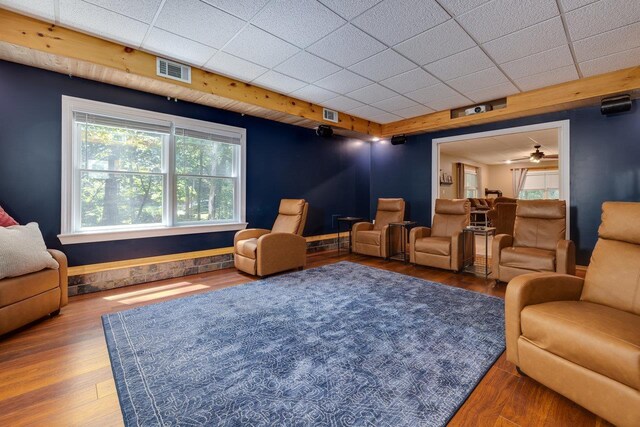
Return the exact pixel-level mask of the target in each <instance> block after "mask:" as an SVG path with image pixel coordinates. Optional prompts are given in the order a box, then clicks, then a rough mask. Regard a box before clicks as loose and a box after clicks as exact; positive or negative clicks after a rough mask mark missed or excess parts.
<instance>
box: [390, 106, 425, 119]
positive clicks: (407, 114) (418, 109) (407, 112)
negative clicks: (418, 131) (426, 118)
mask: <svg viewBox="0 0 640 427" xmlns="http://www.w3.org/2000/svg"><path fill="white" fill-rule="evenodd" d="M434 111H435V110H433V109H431V108H429V107H427V106H424V105H416V106H413V107H409V108H403V109H402V110H397V111H394V113H395V114H397V115H399V116H400V117H404V118H405V119H408V118H411V117H417V116H422V115H424V114H429V113H433V112H434Z"/></svg>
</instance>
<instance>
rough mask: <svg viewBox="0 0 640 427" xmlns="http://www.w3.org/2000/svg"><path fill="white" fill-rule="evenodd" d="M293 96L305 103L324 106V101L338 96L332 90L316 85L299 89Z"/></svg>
mask: <svg viewBox="0 0 640 427" xmlns="http://www.w3.org/2000/svg"><path fill="white" fill-rule="evenodd" d="M291 95H292V96H295V97H296V98H300V99H302V100H305V101H309V102H313V103H314V104H322V103H323V102H324V101H328V100H329V99H331V98H335V97H336V96H338V94H337V93H333V92H331V91H330V90H326V89H322V88H321V87H318V86H314V85H308V86H305V87H303V88H302V89H298V90H296V91H295V92H292V93H291ZM352 108H354V107H352Z"/></svg>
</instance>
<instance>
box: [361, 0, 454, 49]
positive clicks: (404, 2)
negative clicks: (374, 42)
mask: <svg viewBox="0 0 640 427" xmlns="http://www.w3.org/2000/svg"><path fill="white" fill-rule="evenodd" d="M447 19H449V14H448V13H447V12H445V10H444V9H442V7H440V5H439V4H438V3H437V2H435V1H433V0H383V1H382V2H380V3H379V4H377V5H376V6H375V7H372V8H371V9H369V10H367V11H366V12H365V13H363V14H362V15H360V16H358V17H357V18H356V19H354V20H353V24H354V25H356V26H357V27H359V28H361V29H362V30H364V31H365V32H367V33H368V34H371V35H372V36H373V37H375V38H377V39H378V40H381V41H382V42H383V43H386V44H387V45H388V46H393V45H394V44H396V43H400V42H401V41H403V40H406V39H408V38H410V37H413V36H415V35H416V34H420V33H421V32H423V31H425V30H428V29H429V28H433V27H435V26H436V25H438V24H441V23H443V22H444V21H446V20H447Z"/></svg>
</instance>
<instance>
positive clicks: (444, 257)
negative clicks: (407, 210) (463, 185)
mask: <svg viewBox="0 0 640 427" xmlns="http://www.w3.org/2000/svg"><path fill="white" fill-rule="evenodd" d="M470 211H471V203H470V202H469V200H467V199H461V200H447V199H438V200H436V208H435V215H434V217H433V221H432V224H431V228H429V227H415V228H413V229H412V230H411V232H410V233H409V247H410V259H411V262H412V263H415V264H419V265H426V266H428V267H436V268H443V269H446V270H453V271H459V270H461V269H462V264H463V259H462V248H463V245H465V244H466V245H467V246H466V248H465V251H466V253H467V254H469V255H470V256H471V255H472V254H473V242H472V239H471V235H469V238H467V239H466V240H464V233H463V232H462V229H463V228H464V227H466V226H468V225H469V221H470Z"/></svg>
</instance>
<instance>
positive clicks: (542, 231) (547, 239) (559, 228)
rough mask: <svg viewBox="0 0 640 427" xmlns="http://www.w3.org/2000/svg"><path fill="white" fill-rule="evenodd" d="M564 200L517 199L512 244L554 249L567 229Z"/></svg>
mask: <svg viewBox="0 0 640 427" xmlns="http://www.w3.org/2000/svg"><path fill="white" fill-rule="evenodd" d="M566 207H567V205H566V203H565V201H564V200H518V207H517V208H516V221H515V223H514V226H513V246H522V247H526V248H538V249H546V250H549V251H555V250H556V246H557V245H558V241H559V240H562V239H564V238H565V235H566V234H565V233H566V231H567V221H566V213H567V211H566Z"/></svg>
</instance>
